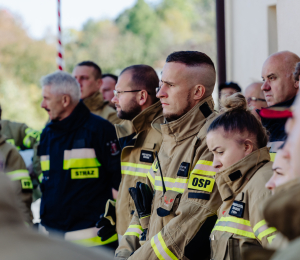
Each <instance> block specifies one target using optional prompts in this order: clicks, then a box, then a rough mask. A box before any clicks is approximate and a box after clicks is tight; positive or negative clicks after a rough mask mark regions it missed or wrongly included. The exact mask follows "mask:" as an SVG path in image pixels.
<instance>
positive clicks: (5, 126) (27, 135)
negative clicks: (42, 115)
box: [0, 120, 41, 150]
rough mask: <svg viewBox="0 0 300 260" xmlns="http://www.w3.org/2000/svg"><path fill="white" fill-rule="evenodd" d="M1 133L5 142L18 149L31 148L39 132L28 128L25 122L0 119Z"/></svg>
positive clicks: (36, 140) (38, 138)
mask: <svg viewBox="0 0 300 260" xmlns="http://www.w3.org/2000/svg"><path fill="white" fill-rule="evenodd" d="M0 124H1V134H2V135H5V136H6V137H7V140H6V142H8V143H10V144H12V145H14V146H16V147H17V148H18V149H21V150H23V149H32V148H33V146H34V144H35V143H37V142H38V141H39V140H40V134H41V133H40V132H39V131H36V130H34V129H32V128H29V127H28V126H27V125H26V124H23V123H18V122H12V121H9V120H1V121H0Z"/></svg>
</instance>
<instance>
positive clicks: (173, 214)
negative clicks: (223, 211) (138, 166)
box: [115, 52, 221, 259]
mask: <svg viewBox="0 0 300 260" xmlns="http://www.w3.org/2000/svg"><path fill="white" fill-rule="evenodd" d="M204 75H205V76H204ZM187 76H189V77H187ZM187 78H188V79H189V80H187ZM214 84H215V70H214V65H213V63H212V61H211V60H210V58H209V57H208V56H206V55H205V54H203V53H200V52H177V53H173V54H171V55H169V57H168V58H167V63H166V65H165V66H164V69H163V72H162V80H161V85H160V89H159V91H158V94H157V96H158V97H159V98H160V100H161V103H162V105H163V114H164V118H163V117H161V118H157V119H156V120H154V122H153V125H154V126H157V125H158V122H159V121H162V120H163V121H164V123H163V124H161V125H160V128H161V132H162V138H163V142H162V146H161V149H160V151H159V154H158V158H156V160H155V161H154V163H153V164H152V167H151V169H150V170H149V172H148V174H147V177H148V178H147V183H148V184H149V186H150V189H151V190H152V191H153V194H154V197H153V200H152V206H151V210H150V212H149V214H148V215H147V214H144V215H146V216H142V217H141V215H140V213H139V212H138V210H137V212H135V214H134V216H133V219H132V221H131V223H130V226H129V227H128V230H127V232H126V233H125V235H124V236H123V238H122V240H121V243H120V245H119V247H118V249H117V250H116V254H115V259H198V258H199V251H201V254H202V256H203V259H208V258H209V253H210V252H209V234H210V232H211V230H212V228H213V226H214V224H215V221H216V219H217V217H216V213H217V209H218V208H219V206H220V205H221V198H220V195H219V193H218V190H217V188H216V185H214V178H213V176H214V175H215V173H216V170H215V169H214V168H213V167H212V154H211V153H210V152H209V151H208V149H207V146H206V142H205V136H206V131H207V127H208V126H209V122H210V121H211V120H212V119H213V118H214V117H215V116H216V114H215V112H213V109H214V103H213V99H212V97H211V93H212V91H213V87H214ZM158 159H159V161H158ZM160 169H161V171H160ZM161 174H162V176H163V180H162V177H161ZM164 187H165V188H166V191H165V189H164Z"/></svg>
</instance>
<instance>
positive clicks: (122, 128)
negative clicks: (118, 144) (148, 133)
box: [115, 101, 162, 139]
mask: <svg viewBox="0 0 300 260" xmlns="http://www.w3.org/2000/svg"><path fill="white" fill-rule="evenodd" d="M161 114H162V106H161V103H160V101H158V102H156V103H155V104H153V105H151V106H150V107H147V108H146V109H145V110H143V111H142V112H141V113H139V114H138V115H137V116H136V117H135V118H134V119H132V120H131V121H130V120H123V121H122V122H121V124H116V125H115V127H116V132H117V136H118V139H120V138H124V137H126V136H130V135H132V134H134V133H135V134H139V133H141V132H142V131H144V130H145V129H148V128H149V127H150V126H151V123H152V121H153V120H154V118H156V117H158V116H160V115H161Z"/></svg>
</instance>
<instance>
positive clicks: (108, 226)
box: [96, 200, 116, 241]
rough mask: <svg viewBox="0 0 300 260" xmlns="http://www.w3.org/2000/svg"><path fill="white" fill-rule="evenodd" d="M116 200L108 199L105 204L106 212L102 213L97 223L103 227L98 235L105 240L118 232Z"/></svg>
mask: <svg viewBox="0 0 300 260" xmlns="http://www.w3.org/2000/svg"><path fill="white" fill-rule="evenodd" d="M115 205H116V202H115V201H113V200H108V201H107V202H106V206H105V213H104V214H102V215H100V220H99V221H98V222H97V223H96V227H97V228H101V229H100V230H99V231H98V232H97V235H98V236H99V237H101V240H102V241H105V240H107V239H109V238H110V237H112V236H113V235H114V234H116V211H115Z"/></svg>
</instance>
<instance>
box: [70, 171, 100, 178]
mask: <svg viewBox="0 0 300 260" xmlns="http://www.w3.org/2000/svg"><path fill="white" fill-rule="evenodd" d="M90 178H99V169H98V168H84V169H71V179H90Z"/></svg>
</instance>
